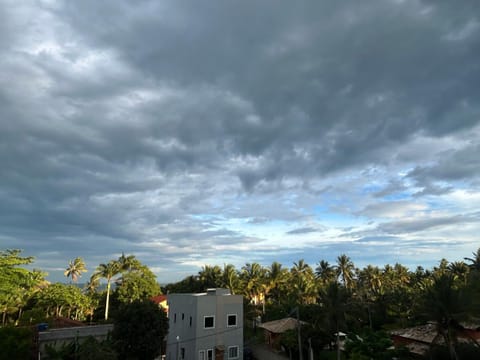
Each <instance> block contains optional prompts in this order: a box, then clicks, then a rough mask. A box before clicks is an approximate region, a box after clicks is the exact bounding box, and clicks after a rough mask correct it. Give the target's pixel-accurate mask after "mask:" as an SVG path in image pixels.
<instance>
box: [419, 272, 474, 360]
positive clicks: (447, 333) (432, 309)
mask: <svg viewBox="0 0 480 360" xmlns="http://www.w3.org/2000/svg"><path fill="white" fill-rule="evenodd" d="M423 300H424V303H423V310H424V312H425V314H426V315H427V316H428V318H429V319H431V320H435V322H436V324H437V336H436V338H435V339H434V340H433V341H432V344H433V343H434V342H435V341H436V339H437V338H439V337H443V339H444V340H445V344H446V345H447V347H448V350H449V353H450V359H452V360H457V359H458V356H457V353H456V349H455V343H456V328H458V327H459V321H460V320H461V319H462V318H463V317H465V316H466V309H467V306H468V305H467V304H466V302H467V300H468V299H466V298H465V297H464V296H463V292H462V289H461V288H459V287H458V286H457V285H456V283H455V278H454V276H453V275H452V274H451V273H443V274H442V273H440V274H436V275H434V279H433V283H432V284H430V286H428V287H427V288H426V292H425V294H424V296H423Z"/></svg>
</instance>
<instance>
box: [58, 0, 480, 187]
mask: <svg viewBox="0 0 480 360" xmlns="http://www.w3.org/2000/svg"><path fill="white" fill-rule="evenodd" d="M274 5H275V6H274ZM465 6H471V4H469V3H465ZM69 7H72V8H69V9H68V10H66V11H65V13H62V15H67V16H69V17H70V23H71V24H72V25H73V26H74V27H75V28H78V29H81V30H82V34H84V36H85V39H86V41H88V42H91V43H92V44H94V45H95V46H99V47H107V46H108V47H109V48H114V49H115V50H116V51H118V52H119V54H121V56H122V58H123V59H125V60H126V61H127V62H128V63H129V64H132V65H133V66H134V67H135V68H137V69H141V71H143V72H145V73H147V74H148V75H149V76H152V77H153V78H154V79H157V80H168V81H173V82H174V83H177V84H187V85H188V86H192V84H202V83H210V84H215V85H216V86H218V87H220V88H228V89H230V90H231V91H234V92H235V93H237V94H239V95H240V96H241V97H242V98H244V99H246V100H247V101H249V102H250V103H251V106H252V111H253V112H254V114H255V115H256V116H258V123H257V124H255V125H251V124H248V123H247V122H246V121H241V119H239V120H240V121H236V122H232V121H228V120H227V118H226V117H224V119H225V120H224V124H222V125H223V126H222V129H221V132H220V133H219V136H226V137H228V138H229V139H230V140H231V142H230V145H231V148H230V149H229V150H230V151H233V152H236V153H240V154H249V155H254V156H257V155H259V154H265V155H266V158H268V159H269V161H268V162H267V163H265V164H264V163H262V166H261V170H260V169H258V168H254V169H245V170H243V171H240V172H239V176H240V178H241V179H242V181H243V184H244V185H245V187H246V188H251V187H252V186H254V185H255V184H256V183H258V182H259V181H261V180H265V181H267V182H269V181H273V180H276V179H281V178H282V177H284V176H287V175H290V174H293V175H295V176H298V175H299V173H300V172H301V170H300V169H302V172H303V173H304V172H305V169H309V170H307V171H308V172H309V173H312V174H316V173H319V172H325V171H326V172H329V171H332V170H335V169H338V168H345V167H348V166H351V165H353V164H356V165H360V164H362V163H368V162H372V161H375V162H376V161H382V160H383V159H384V154H382V153H379V152H382V150H383V149H384V148H385V147H389V146H392V145H396V144H398V142H399V141H403V140H404V139H406V138H408V137H409V136H410V135H412V134H414V133H416V132H419V131H427V132H428V133H431V134H432V135H442V134H445V133H448V132H452V131H458V130H459V129H462V128H465V127H467V128H468V127H471V126H473V125H474V124H476V123H478V116H476V115H475V114H477V115H478V110H479V108H478V103H477V101H476V98H478V97H477V96H476V95H478V86H477V84H478V81H477V80H478V75H479V69H478V66H477V65H475V64H473V63H472V62H471V61H470V59H471V58H472V56H473V53H475V52H477V51H478V44H479V41H478V36H474V33H475V32H474V33H472V34H469V33H465V34H464V35H463V37H462V36H460V35H461V31H462V26H465V24H466V23H468V21H473V20H475V18H474V17H472V13H471V12H469V11H467V10H465V9H464V7H462V6H459V9H455V10H453V9H451V8H450V7H448V6H447V5H446V4H442V3H439V4H431V3H422V2H408V1H407V2H405V3H403V4H400V3H398V4H392V2H380V3H379V2H377V1H369V2H362V3H361V4H360V3H358V2H345V3H342V4H341V5H339V4H338V2H335V4H333V3H332V2H327V3H325V2H323V3H321V4H319V3H316V2H300V3H295V4H293V3H290V4H286V5H285V7H278V6H277V4H273V3H271V2H262V4H258V3H255V4H253V3H252V4H251V6H248V5H247V4H245V3H242V4H240V3H231V2H209V3H208V4H207V5H206V4H192V3H188V5H187V4H186V3H184V2H180V3H175V4H174V3H171V2H167V3H163V4H162V5H156V4H154V3H151V2H148V6H145V7H133V6H130V5H125V4H124V5H121V6H117V7H116V9H115V11H113V12H112V11H111V10H110V7H109V6H106V5H101V6H99V5H97V3H96V2H95V3H89V2H82V3H70V5H69ZM77 7H79V8H77ZM446 7H448V11H454V13H455V16H454V18H455V20H454V21H453V20H452V21H451V20H448V21H447V22H445V18H444V16H445V14H446V11H447V10H445V8H446ZM84 14H89V15H91V16H84ZM207 17H208V19H209V21H208V22H205V21H204V19H205V18H207ZM92 18H93V21H92ZM448 18H449V19H450V18H451V16H449V17H448ZM86 19H88V23H87V22H86ZM95 19H99V20H100V19H102V21H95ZM247 19H248V20H247ZM92 22H93V26H92ZM247 22H248V24H249V25H248V26H245V24H246V23H247ZM106 24H108V25H106ZM266 24H268V26H266ZM382 29H384V30H382ZM457 33H458V34H460V35H457V36H456V37H455V36H454V35H455V34H457ZM472 52H473V53H472ZM208 123H209V121H207V122H206V124H203V126H206V128H207V129H208V126H209V125H208ZM232 125H233V126H232ZM213 133H214V134H215V133H216V132H215V131H214V132H213ZM181 134H182V132H179V133H178V134H177V135H179V137H181ZM198 135H200V136H201V135H202V134H201V133H200V134H198ZM217 139H218V138H217ZM186 140H187V141H188V140H189V139H186ZM216 141H218V140H216ZM295 145H297V148H299V149H300V150H303V151H304V154H303V155H305V153H306V154H308V156H304V157H302V156H301V155H299V154H298V153H296V152H295ZM272 154H276V156H275V161H273V160H272V161H270V159H272ZM295 165H297V166H295Z"/></svg>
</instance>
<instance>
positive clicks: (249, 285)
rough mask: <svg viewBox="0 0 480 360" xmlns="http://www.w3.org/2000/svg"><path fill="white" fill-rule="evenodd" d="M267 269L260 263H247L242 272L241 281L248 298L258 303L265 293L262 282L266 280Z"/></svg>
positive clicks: (255, 303)
mask: <svg viewBox="0 0 480 360" xmlns="http://www.w3.org/2000/svg"><path fill="white" fill-rule="evenodd" d="M265 272H266V271H265V269H264V268H263V267H262V266H261V265H260V264H259V263H256V262H254V263H251V264H250V263H246V264H245V266H243V267H242V271H241V273H240V281H241V282H242V285H243V289H244V292H245V295H246V296H247V298H248V299H249V300H250V301H251V302H253V304H254V305H258V303H259V302H260V300H261V297H262V295H263V293H262V284H263V282H264V280H265Z"/></svg>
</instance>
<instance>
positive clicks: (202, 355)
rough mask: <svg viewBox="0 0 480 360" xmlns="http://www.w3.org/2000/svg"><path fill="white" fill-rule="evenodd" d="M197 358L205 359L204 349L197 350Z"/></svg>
mask: <svg viewBox="0 0 480 360" xmlns="http://www.w3.org/2000/svg"><path fill="white" fill-rule="evenodd" d="M198 360H205V350H200V351H199V352H198Z"/></svg>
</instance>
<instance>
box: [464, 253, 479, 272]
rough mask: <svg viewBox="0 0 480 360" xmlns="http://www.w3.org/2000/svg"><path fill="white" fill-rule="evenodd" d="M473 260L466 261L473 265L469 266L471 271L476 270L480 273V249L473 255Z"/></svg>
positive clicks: (467, 258)
mask: <svg viewBox="0 0 480 360" xmlns="http://www.w3.org/2000/svg"><path fill="white" fill-rule="evenodd" d="M472 255H473V258H469V257H466V258H464V260H467V261H469V262H470V263H471V264H469V265H468V267H469V268H470V270H475V271H479V272H480V248H478V250H477V251H476V252H473V253H472Z"/></svg>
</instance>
